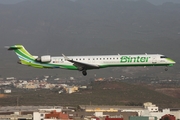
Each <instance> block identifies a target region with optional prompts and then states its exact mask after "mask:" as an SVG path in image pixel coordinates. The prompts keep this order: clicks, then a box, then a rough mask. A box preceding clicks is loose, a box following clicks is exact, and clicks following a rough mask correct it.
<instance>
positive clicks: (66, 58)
mask: <svg viewBox="0 0 180 120" xmlns="http://www.w3.org/2000/svg"><path fill="white" fill-rule="evenodd" d="M62 56H63V57H64V59H65V60H66V61H69V60H70V59H69V58H68V57H67V56H65V55H64V54H62Z"/></svg>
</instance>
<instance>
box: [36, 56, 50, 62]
mask: <svg viewBox="0 0 180 120" xmlns="http://www.w3.org/2000/svg"><path fill="white" fill-rule="evenodd" d="M36 61H38V62H45V63H47V62H51V56H50V55H44V56H41V57H38V58H37V59H36Z"/></svg>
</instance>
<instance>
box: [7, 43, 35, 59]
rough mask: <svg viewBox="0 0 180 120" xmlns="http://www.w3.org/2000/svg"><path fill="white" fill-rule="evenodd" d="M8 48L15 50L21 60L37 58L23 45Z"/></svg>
mask: <svg viewBox="0 0 180 120" xmlns="http://www.w3.org/2000/svg"><path fill="white" fill-rule="evenodd" d="M8 50H14V52H15V53H16V54H17V56H18V57H19V59H20V60H24V61H27V60H34V59H35V58H34V57H33V56H32V55H31V54H30V53H29V52H28V51H27V50H26V49H25V48H24V46H23V45H13V46H10V47H9V48H8Z"/></svg>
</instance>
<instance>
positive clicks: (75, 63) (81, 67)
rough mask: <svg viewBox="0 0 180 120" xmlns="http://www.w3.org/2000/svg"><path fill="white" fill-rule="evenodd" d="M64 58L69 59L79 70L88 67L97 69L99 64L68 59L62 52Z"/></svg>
mask: <svg viewBox="0 0 180 120" xmlns="http://www.w3.org/2000/svg"><path fill="white" fill-rule="evenodd" d="M62 55H63V57H64V59H65V60H66V61H69V62H71V63H73V65H74V66H76V67H77V68H78V69H79V70H80V71H82V70H88V69H99V65H95V64H89V63H83V62H78V61H74V60H71V59H69V58H68V57H67V56H65V55H64V54H62Z"/></svg>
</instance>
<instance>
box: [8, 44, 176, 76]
mask: <svg viewBox="0 0 180 120" xmlns="http://www.w3.org/2000/svg"><path fill="white" fill-rule="evenodd" d="M8 50H14V51H15V53H16V54H17V56H18V57H19V59H20V61H19V62H18V63H20V64H23V65H28V66H32V67H36V68H62V69H69V70H79V71H82V74H83V75H84V76H86V75H87V72H86V71H87V70H90V69H100V68H106V67H127V66H166V68H165V70H167V66H173V65H174V64H175V61H173V60H172V59H170V58H168V57H166V56H164V55H161V54H136V55H120V54H118V55H96V56H65V55H64V54H62V56H50V55H44V56H40V57H38V56H33V55H31V54H30V53H29V52H28V51H27V50H26V49H25V48H24V47H23V46H22V45H13V46H10V47H8Z"/></svg>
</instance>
